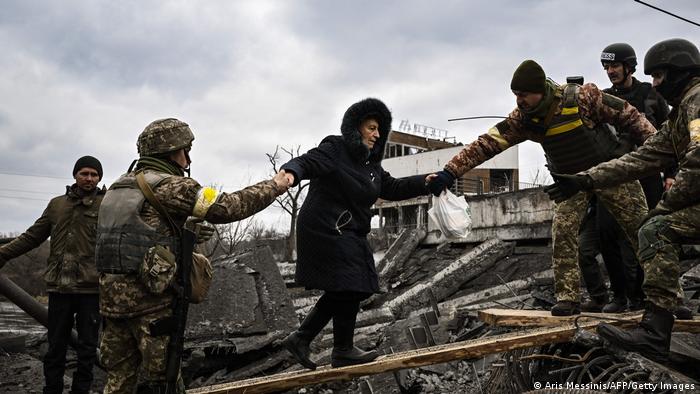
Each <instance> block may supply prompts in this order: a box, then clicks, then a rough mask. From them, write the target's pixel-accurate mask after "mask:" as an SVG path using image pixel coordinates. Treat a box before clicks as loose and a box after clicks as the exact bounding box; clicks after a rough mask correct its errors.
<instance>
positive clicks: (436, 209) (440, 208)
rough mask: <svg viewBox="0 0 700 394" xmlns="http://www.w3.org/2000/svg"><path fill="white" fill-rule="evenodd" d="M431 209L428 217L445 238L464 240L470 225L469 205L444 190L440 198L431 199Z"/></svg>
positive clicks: (462, 199) (461, 198)
mask: <svg viewBox="0 0 700 394" xmlns="http://www.w3.org/2000/svg"><path fill="white" fill-rule="evenodd" d="M432 203H433V204H432V205H433V207H432V208H430V209H429V210H428V216H430V218H431V219H432V220H433V222H435V224H437V226H438V228H439V229H440V231H442V234H443V235H444V236H445V237H446V238H464V237H466V236H467V234H469V231H470V230H471V225H472V218H471V211H470V210H469V204H467V201H466V200H465V199H464V198H463V197H457V196H455V195H454V194H452V192H450V191H449V190H445V191H444V192H442V194H440V197H435V196H433V197H432Z"/></svg>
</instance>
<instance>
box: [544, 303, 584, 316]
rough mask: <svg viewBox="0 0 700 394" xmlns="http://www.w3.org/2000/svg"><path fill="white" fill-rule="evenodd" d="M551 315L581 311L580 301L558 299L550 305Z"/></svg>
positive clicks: (578, 312) (573, 313)
mask: <svg viewBox="0 0 700 394" xmlns="http://www.w3.org/2000/svg"><path fill="white" fill-rule="evenodd" d="M551 312H552V316H572V315H578V314H580V313H581V303H579V302H572V301H559V302H557V303H556V304H554V306H553V307H552V310H551Z"/></svg>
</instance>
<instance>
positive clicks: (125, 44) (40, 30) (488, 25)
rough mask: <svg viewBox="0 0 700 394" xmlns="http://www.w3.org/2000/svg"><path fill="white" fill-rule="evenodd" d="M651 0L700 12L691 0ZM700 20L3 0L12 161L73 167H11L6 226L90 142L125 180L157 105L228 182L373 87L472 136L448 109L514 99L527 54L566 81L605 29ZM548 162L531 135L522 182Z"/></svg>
mask: <svg viewBox="0 0 700 394" xmlns="http://www.w3.org/2000/svg"><path fill="white" fill-rule="evenodd" d="M656 3H657V4H659V5H662V6H663V7H667V8H668V9H669V10H671V11H673V12H677V13H679V14H682V15H684V16H686V17H688V18H691V19H693V18H694V19H696V20H697V19H700V16H699V15H698V11H697V5H696V2H695V1H693V0H685V1H681V0H678V1H672V2H663V4H662V2H656ZM697 31H698V30H697V28H696V27H694V26H691V25H689V24H687V23H684V22H681V21H679V20H677V19H674V18H671V17H669V16H667V15H663V14H660V13H658V12H656V11H653V10H650V9H648V8H646V7H643V6H641V5H639V4H637V3H634V2H631V1H628V2H609V1H602V0H597V1H587V2H578V3H576V2H565V3H564V2H560V1H515V0H509V1H506V0H493V1H470V2H460V1H445V2H432V3H431V2H425V1H418V0H415V1H386V2H377V1H356V2H341V1H305V2H303V1H299V2H283V1H255V2H253V1H250V2H247V1H243V2H230V1H208V2H159V1H120V2H109V1H90V2H85V1H70V0H69V1H62V2H51V1H6V2H4V3H3V12H2V13H0V45H1V46H2V47H3V49H4V51H3V56H2V57H0V73H1V74H0V75H2V77H0V97H1V98H2V100H1V101H0V102H1V103H2V105H0V135H2V136H3V138H2V139H0V153H1V154H0V172H5V173H7V172H13V173H25V174H38V175H50V176H54V177H65V178H64V179H60V180H59V179H53V178H30V177H17V176H8V175H2V174H0V183H1V185H2V186H0V195H6V196H9V198H0V215H1V217H2V218H3V220H2V221H0V232H7V231H22V230H24V229H25V228H26V227H27V226H29V225H30V224H31V223H32V222H33V221H34V220H35V219H36V218H37V217H38V215H39V214H40V213H41V211H42V210H43V208H44V207H45V205H46V203H45V201H37V199H38V200H41V199H42V198H46V201H48V198H50V196H51V194H52V193H53V194H61V193H62V192H63V186H64V185H65V184H66V183H70V170H71V168H72V165H73V162H74V161H75V159H76V158H77V157H79V156H81V155H84V154H92V155H94V156H97V157H99V158H100V160H102V162H103V166H104V168H105V182H106V183H109V182H111V181H112V180H114V179H115V178H116V177H117V176H119V174H121V173H122V172H124V171H125V170H126V168H127V167H128V165H129V163H130V162H131V160H133V159H134V157H135V156H136V152H135V140H136V136H137V135H138V133H139V132H140V131H141V130H142V129H143V127H144V126H145V125H146V124H148V123H149V122H150V121H152V120H154V119H156V118H161V117H168V116H175V117H178V118H181V119H183V120H185V121H187V122H188V123H190V125H191V126H192V128H193V130H194V131H195V134H196V137H197V139H196V140H195V144H194V149H193V152H192V156H193V159H194V167H193V176H194V177H195V178H196V179H198V180H199V181H200V182H201V183H203V184H212V183H216V184H220V185H221V184H223V185H224V186H225V187H226V189H227V190H234V189H236V188H240V187H242V186H245V185H246V184H247V183H250V182H255V181H258V180H260V179H262V178H264V177H266V176H268V175H269V168H268V163H267V159H266V157H265V152H271V151H273V150H274V148H275V146H276V145H282V146H296V145H301V146H302V147H303V148H304V149H309V148H311V147H313V146H315V145H316V144H317V143H318V142H319V141H320V140H321V139H322V138H323V136H325V135H328V134H332V133H337V130H338V128H339V125H340V118H341V116H342V114H343V112H344V110H345V109H346V108H347V106H349V105H350V104H352V103H353V102H355V101H357V100H358V99H361V98H364V97H368V96H375V97H379V98H381V99H382V100H384V101H385V102H386V103H387V104H388V105H389V106H390V108H391V109H392V111H393V114H394V117H395V119H396V121H397V125H398V121H400V120H401V119H409V120H411V121H413V122H416V123H421V124H428V125H431V126H435V127H440V128H444V129H448V130H450V132H451V135H453V136H455V137H456V139H457V140H458V141H462V142H465V143H466V142H469V141H470V140H472V139H473V138H475V137H476V136H477V135H479V134H480V133H482V132H483V130H485V129H486V128H488V127H489V126H490V125H491V124H492V123H493V122H492V121H472V122H460V123H448V122H447V119H448V118H450V117H455V116H466V115H505V114H507V113H508V112H509V111H510V110H511V109H512V107H513V105H514V100H513V97H512V94H511V92H510V91H509V89H508V84H509V80H510V77H511V75H512V71H513V69H514V68H515V67H516V66H517V65H518V64H519V63H520V62H521V61H522V60H523V59H526V58H533V59H536V60H537V61H539V62H540V63H541V64H542V65H543V67H544V69H545V70H546V71H547V73H548V74H549V75H550V76H551V77H552V78H554V79H555V80H558V81H562V80H563V79H564V78H565V77H566V76H567V75H572V74H580V75H584V76H585V77H586V79H587V80H588V81H592V82H595V83H598V84H600V85H602V86H607V85H608V82H607V80H606V77H605V74H604V73H603V72H602V70H601V67H600V63H599V61H598V56H599V55H600V50H601V49H602V48H603V47H604V46H605V45H607V44H609V43H611V42H616V41H626V42H629V43H630V44H632V46H634V47H635V49H636V50H637V53H638V55H639V57H640V58H642V57H643V54H644V52H645V51H646V50H647V48H649V47H650V46H651V45H653V44H654V43H655V42H657V41H659V40H661V39H665V38H669V37H673V36H679V37H686V38H690V39H693V37H697ZM696 41H697V40H696ZM641 74H642V73H641V72H638V73H637V75H638V76H639V77H640V79H646V78H645V77H644V76H643V75H641ZM543 162H544V159H543V155H542V151H541V148H540V147H539V146H538V145H536V144H533V143H524V144H522V145H521V149H520V165H521V180H524V181H527V179H528V178H529V177H531V176H532V174H533V173H534V172H536V171H537V170H538V169H540V170H541V169H542V165H543ZM2 189H5V191H3V190H2ZM8 189H13V190H26V191H29V192H33V193H20V192H9V191H7V190H8ZM8 193H10V194H8ZM37 193H46V194H37ZM262 216H263V217H264V218H265V220H266V221H268V222H274V221H275V220H278V218H279V216H280V213H279V211H278V210H274V209H270V210H267V211H265V212H264V213H263V214H262ZM283 223H286V221H284V222H283Z"/></svg>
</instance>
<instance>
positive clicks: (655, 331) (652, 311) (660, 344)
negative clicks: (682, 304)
mask: <svg viewBox="0 0 700 394" xmlns="http://www.w3.org/2000/svg"><path fill="white" fill-rule="evenodd" d="M673 320H674V319H673V313H671V312H670V311H668V310H666V309H664V308H661V307H659V306H656V305H654V304H653V303H651V302H648V303H647V306H646V309H645V311H644V316H642V321H641V322H639V325H638V326H637V327H635V328H633V329H631V330H622V329H620V328H617V327H615V326H613V325H610V324H607V323H601V324H599V325H598V330H597V331H598V335H600V336H601V337H602V338H603V339H605V340H607V341H608V342H610V343H611V344H613V345H615V346H617V347H620V348H622V349H624V350H627V351H630V352H637V353H639V354H641V355H642V356H644V357H647V358H649V359H651V360H653V361H656V362H659V363H662V364H663V363H666V362H667V361H668V351H669V348H670V346H671V331H672V330H673Z"/></svg>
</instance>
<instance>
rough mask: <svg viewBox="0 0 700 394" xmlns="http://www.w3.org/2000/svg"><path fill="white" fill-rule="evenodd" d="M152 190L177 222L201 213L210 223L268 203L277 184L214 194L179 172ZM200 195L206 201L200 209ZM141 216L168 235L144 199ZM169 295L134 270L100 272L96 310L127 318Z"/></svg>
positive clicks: (162, 304) (157, 306) (163, 303)
mask: <svg viewBox="0 0 700 394" xmlns="http://www.w3.org/2000/svg"><path fill="white" fill-rule="evenodd" d="M149 171H151V170H146V172H149ZM153 191H154V194H155V196H156V198H157V199H158V200H159V201H160V202H161V204H162V205H163V206H164V207H165V209H166V210H167V212H168V214H169V215H170V216H171V217H172V219H173V221H174V222H175V224H176V225H177V226H183V225H184V223H185V221H186V220H187V218H188V217H189V216H198V217H203V218H204V219H206V220H207V221H209V222H210V223H214V224H220V223H230V222H235V221H237V220H242V219H244V218H246V217H248V216H251V215H253V214H255V213H257V212H258V211H261V210H262V209H264V208H265V207H267V206H268V205H270V204H271V203H272V202H273V201H274V200H275V197H276V196H277V195H278V188H277V186H276V184H275V182H273V181H271V180H268V181H263V182H260V183H257V184H255V185H252V186H248V187H246V188H245V189H243V190H239V191H237V192H234V193H219V194H217V192H216V191H215V190H214V189H212V188H208V187H204V188H203V187H202V186H200V185H199V183H197V181H195V180H194V179H192V178H188V177H181V176H170V177H168V178H167V179H165V180H164V181H163V182H161V183H160V184H159V185H158V186H157V187H156V188H154V190H153ZM108 193H109V191H108ZM203 196H207V198H208V199H209V201H210V203H209V204H206V205H207V206H205V208H204V209H202V204H201V202H202V198H203ZM141 218H142V219H143V220H144V221H145V222H146V223H147V224H149V225H151V226H153V227H155V228H156V229H158V231H161V232H163V233H164V234H167V235H172V234H171V232H172V231H171V229H170V227H169V225H168V222H167V220H166V219H165V218H163V217H161V215H160V214H159V213H158V211H157V210H156V209H155V208H154V207H153V206H152V205H151V204H150V203H149V202H148V201H146V202H144V206H143V208H142V210H141ZM172 297H173V294H172V293H171V291H170V290H166V291H165V292H164V293H162V294H153V293H151V292H150V291H149V290H148V289H147V288H146V286H145V285H144V284H143V283H142V282H141V280H139V278H138V276H137V275H136V274H129V275H122V274H102V275H100V313H101V314H102V315H104V316H107V317H113V318H127V317H133V316H140V315H145V314H148V313H152V312H156V311H159V310H162V309H165V308H168V307H170V305H171V303H172Z"/></svg>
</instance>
